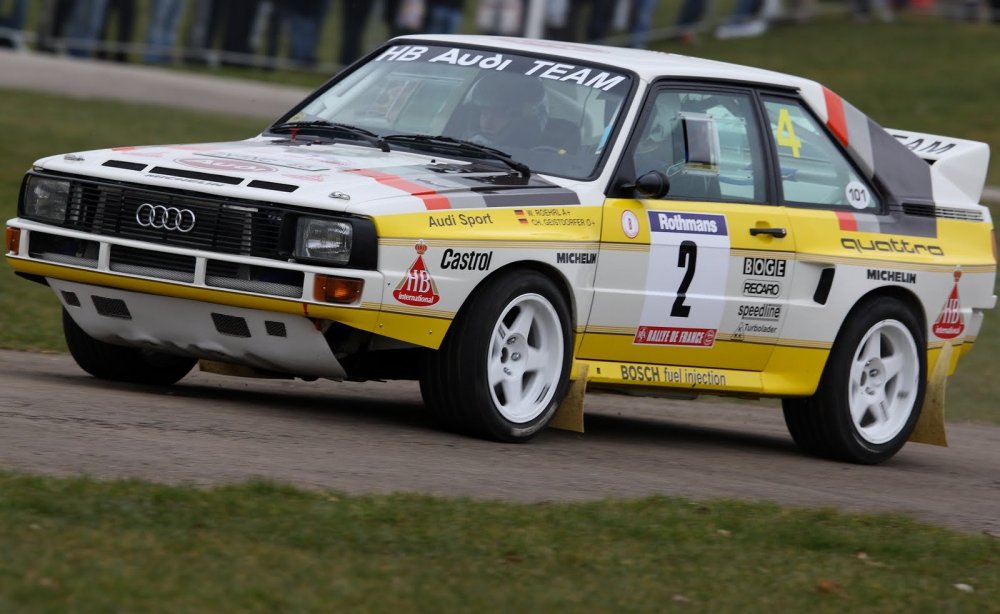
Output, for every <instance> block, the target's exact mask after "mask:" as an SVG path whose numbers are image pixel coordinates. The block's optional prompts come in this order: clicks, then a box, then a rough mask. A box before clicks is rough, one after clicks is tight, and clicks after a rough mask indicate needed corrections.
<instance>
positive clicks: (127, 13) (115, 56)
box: [97, 0, 135, 62]
mask: <svg viewBox="0 0 1000 614" xmlns="http://www.w3.org/2000/svg"><path fill="white" fill-rule="evenodd" d="M112 13H113V14H114V16H115V17H116V18H117V19H116V20H115V21H116V23H115V43H116V44H115V45H114V51H108V50H106V49H104V48H98V50H97V57H99V58H101V59H112V60H114V61H116V62H127V61H128V52H127V49H128V47H129V45H131V43H132V33H133V30H134V29H135V0H107V3H106V4H105V7H104V15H103V16H102V18H101V31H100V34H99V35H98V37H97V38H98V41H101V42H104V41H107V40H108V35H109V34H110V33H111V32H110V29H111V28H110V25H111V15H112Z"/></svg>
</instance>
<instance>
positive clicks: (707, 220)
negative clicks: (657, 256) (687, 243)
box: [649, 211, 729, 237]
mask: <svg viewBox="0 0 1000 614" xmlns="http://www.w3.org/2000/svg"><path fill="white" fill-rule="evenodd" d="M649 228H650V229H651V230H652V231H653V232H677V233H684V234H698V235H717V236H721V237H724V236H726V235H728V234H729V232H728V230H727V228H726V217H725V216H724V215H711V214H708V213H682V212H679V211H650V212H649Z"/></svg>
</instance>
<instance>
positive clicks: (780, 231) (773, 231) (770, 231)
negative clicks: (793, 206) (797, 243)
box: [750, 228, 788, 239]
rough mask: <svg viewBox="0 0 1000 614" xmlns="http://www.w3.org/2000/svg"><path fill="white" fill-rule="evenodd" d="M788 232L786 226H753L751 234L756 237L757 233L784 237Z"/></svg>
mask: <svg viewBox="0 0 1000 614" xmlns="http://www.w3.org/2000/svg"><path fill="white" fill-rule="evenodd" d="M787 234H788V231H787V230H785V229H784V228H751V229H750V236H753V237H756V236H757V235H771V236H772V237H778V238H779V239H781V238H783V237H784V236H785V235H787Z"/></svg>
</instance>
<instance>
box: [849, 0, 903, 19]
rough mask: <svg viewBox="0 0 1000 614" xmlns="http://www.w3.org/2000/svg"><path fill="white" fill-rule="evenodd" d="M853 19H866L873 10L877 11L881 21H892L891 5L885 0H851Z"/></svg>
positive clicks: (870, 15)
mask: <svg viewBox="0 0 1000 614" xmlns="http://www.w3.org/2000/svg"><path fill="white" fill-rule="evenodd" d="M851 12H852V15H853V16H854V20H855V21H868V20H870V19H871V17H872V13H873V12H877V13H878V16H879V18H880V19H881V20H882V21H886V22H888V21H892V20H893V19H894V15H893V14H892V7H891V6H889V2H888V1H887V0H853V4H852V7H851Z"/></svg>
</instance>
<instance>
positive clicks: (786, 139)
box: [774, 107, 802, 158]
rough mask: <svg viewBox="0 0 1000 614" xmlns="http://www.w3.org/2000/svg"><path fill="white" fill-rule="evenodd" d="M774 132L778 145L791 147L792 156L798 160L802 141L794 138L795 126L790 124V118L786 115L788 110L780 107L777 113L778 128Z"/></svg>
mask: <svg viewBox="0 0 1000 614" xmlns="http://www.w3.org/2000/svg"><path fill="white" fill-rule="evenodd" d="M774 132H775V134H774V136H775V138H776V139H777V140H778V145H784V146H785V147H791V148H792V156H794V157H796V158H798V157H799V149H801V148H802V141H800V140H799V138H798V137H797V136H795V125H794V123H793V122H792V116H791V115H790V114H789V113H788V109H786V108H784V107H782V109H781V110H780V111H778V127H777V129H776V130H775V131H774Z"/></svg>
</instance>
